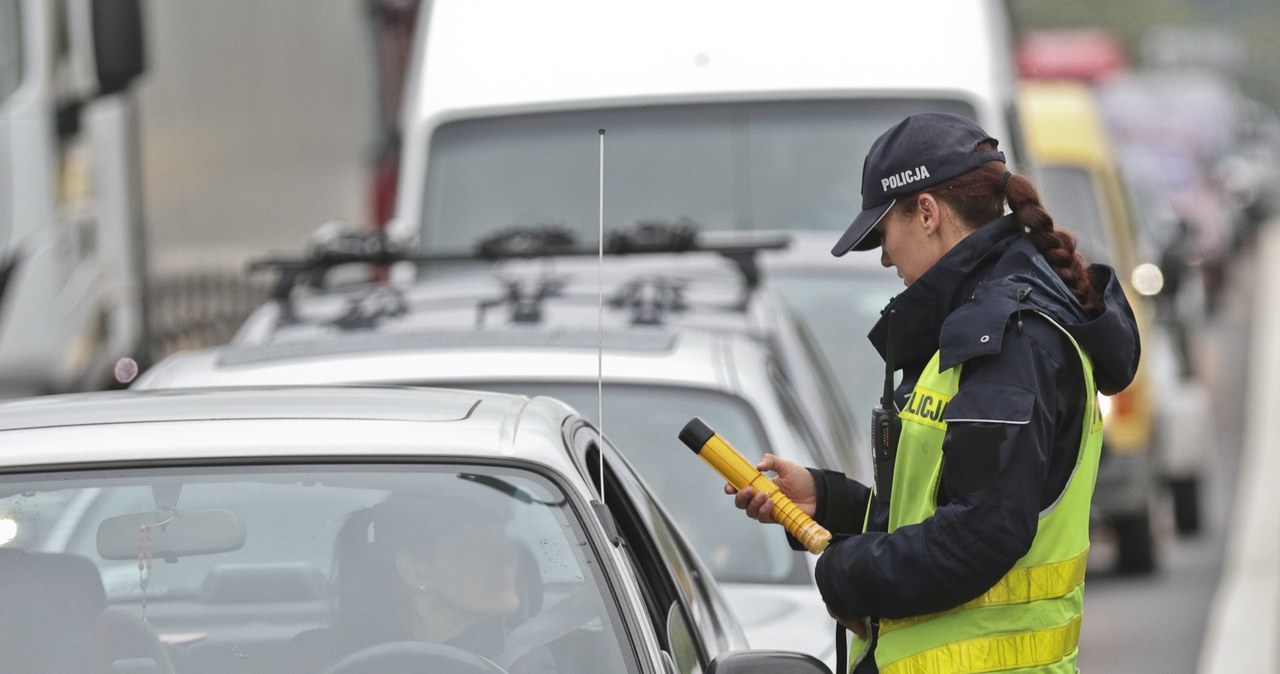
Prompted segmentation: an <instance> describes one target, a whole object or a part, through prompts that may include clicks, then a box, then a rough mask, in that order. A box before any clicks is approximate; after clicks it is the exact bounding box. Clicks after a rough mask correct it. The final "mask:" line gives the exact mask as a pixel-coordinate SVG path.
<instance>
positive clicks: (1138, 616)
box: [1079, 250, 1255, 674]
mask: <svg viewBox="0 0 1280 674" xmlns="http://www.w3.org/2000/svg"><path fill="white" fill-rule="evenodd" d="M1254 266H1255V265H1254V259H1253V257H1252V250H1249V251H1246V252H1245V253H1244V256H1243V257H1241V258H1240V259H1239V260H1238V261H1237V263H1236V264H1235V265H1234V266H1233V268H1232V269H1231V273H1230V278H1229V280H1228V282H1227V283H1228V284H1227V286H1226V292H1225V293H1224V294H1223V296H1222V301H1221V304H1220V306H1219V309H1218V311H1217V314H1216V316H1215V318H1214V320H1213V322H1212V323H1210V324H1209V325H1208V326H1207V327H1206V329H1205V330H1204V332H1203V334H1202V339H1201V341H1200V344H1199V349H1198V355H1199V358H1200V362H1201V366H1202V371H1203V373H1204V375H1205V379H1206V384H1208V386H1209V389H1210V391H1211V392H1212V395H1213V402H1214V411H1215V417H1216V421H1217V424H1216V429H1215V430H1216V434H1215V437H1216V438H1217V439H1218V440H1219V442H1218V443H1216V446H1215V448H1214V450H1215V454H1214V456H1215V461H1214V462H1212V464H1211V465H1210V467H1209V474H1208V475H1207V479H1206V481H1205V483H1204V488H1203V492H1202V494H1203V497H1204V510H1203V518H1204V519H1203V524H1204V526H1203V529H1202V533H1200V534H1199V535H1197V536H1194V537H1190V538H1188V537H1182V538H1179V537H1177V536H1176V535H1175V533H1174V531H1173V515H1172V510H1171V505H1170V504H1169V503H1168V502H1167V500H1166V502H1164V503H1162V504H1161V505H1162V507H1161V508H1160V509H1159V510H1158V511H1157V512H1158V515H1157V518H1156V520H1157V521H1156V528H1157V537H1158V540H1159V545H1160V554H1161V557H1160V563H1161V566H1160V570H1159V571H1158V572H1157V573H1155V574H1152V575H1150V576H1146V577H1137V578H1135V577H1126V576H1118V575H1115V574H1113V573H1109V572H1108V571H1107V570H1106V569H1107V568H1108V565H1109V563H1110V560H1111V556H1112V555H1113V554H1114V550H1113V548H1112V547H1111V545H1110V543H1109V541H1106V540H1097V541H1095V543H1094V551H1093V553H1092V554H1091V557H1090V569H1089V574H1088V576H1087V578H1086V581H1085V582H1086V586H1085V587H1086V589H1085V607H1084V616H1085V617H1084V626H1083V629H1082V632H1081V638H1080V658H1079V667H1080V671H1081V672H1086V673H1087V674H1108V673H1112V672H1114V673H1115V674H1122V673H1123V674H1132V673H1134V672H1161V673H1163V674H1179V673H1183V672H1186V673H1194V672H1196V671H1197V665H1198V659H1199V655H1200V650H1201V647H1202V643H1203V641H1204V635H1205V632H1206V629H1207V627H1208V621H1209V619H1210V613H1211V607H1212V605H1213V602H1214V596H1215V592H1216V590H1217V588H1218V586H1219V581H1220V579H1221V576H1222V571H1223V549H1224V541H1225V539H1226V532H1227V525H1228V522H1229V518H1230V517H1231V512H1230V511H1231V509H1232V506H1233V501H1234V496H1235V493H1236V480H1237V477H1238V475H1237V472H1238V471H1237V466H1238V465H1239V460H1240V454H1241V446H1242V444H1243V440H1244V429H1245V425H1246V419H1245V409H1246V405H1245V404H1244V401H1245V397H1246V395H1247V390H1248V389H1247V386H1246V384H1247V379H1246V376H1247V373H1248V372H1249V363H1248V362H1247V361H1248V358H1247V356H1248V354H1249V341H1250V339H1249V334H1250V328H1251V320H1250V316H1251V312H1252V311H1253V303H1252V300H1253V287H1254V286H1253V280H1254Z"/></svg>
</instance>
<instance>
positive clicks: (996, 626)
mask: <svg viewBox="0 0 1280 674" xmlns="http://www.w3.org/2000/svg"><path fill="white" fill-rule="evenodd" d="M1055 325H1056V324H1055ZM1059 328H1060V329H1061V326H1059ZM1063 332H1064V334H1065V333H1066V331H1065V330H1064V331H1063ZM1067 338H1068V339H1069V340H1070V341H1071V344H1072V345H1073V346H1074V347H1075V349H1076V351H1077V352H1078V353H1079V354H1080V362H1081V363H1082V364H1083V366H1084V380H1085V392H1086V396H1085V400H1086V401H1087V403H1086V409H1085V416H1084V423H1083V429H1082V433H1081V438H1080V449H1079V452H1078V453H1077V458H1076V465H1075V468H1074V470H1073V472H1072V474H1071V478H1070V480H1069V481H1068V482H1067V487H1066V489H1065V490H1064V491H1063V493H1062V495H1061V496H1060V497H1059V498H1058V500H1057V501H1055V502H1054V503H1053V504H1052V505H1051V506H1049V507H1048V508H1047V509H1045V510H1044V511H1043V512H1041V513H1040V519H1039V523H1038V525H1037V528H1036V536H1035V539H1034V540H1033V542H1032V544H1031V549H1030V550H1029V551H1028V552H1027V554H1026V555H1025V556H1023V557H1022V558H1021V559H1019V560H1018V561H1017V563H1016V564H1014V566H1013V568H1012V569H1011V570H1010V571H1009V572H1008V573H1007V574H1005V576H1004V577H1003V578H1001V579H1000V580H999V582H997V583H996V584H995V585H994V586H992V587H991V588H990V589H989V590H987V591H986V592H984V593H983V594H982V595H981V596H979V597H978V598H976V599H974V600H972V601H969V602H966V603H965V604H963V605H961V606H957V607H955V608H953V609H950V610H947V611H943V612H940V613H934V614H929V615H922V616H914V617H911V618H905V619H881V621H880V636H879V641H878V643H877V645H876V651H875V657H876V664H877V665H878V666H879V668H880V671H881V672H882V673H883V674H949V673H963V674H973V673H977V672H1008V673H1010V674H1012V673H1031V672H1035V673H1037V674H1050V673H1055V674H1056V673H1058V672H1062V673H1064V674H1072V673H1074V672H1075V671H1076V653H1077V650H1076V646H1077V643H1078V642H1079V637H1080V620H1081V616H1082V613H1083V600H1084V572H1085V560H1086V558H1087V557H1088V551H1089V501H1090V499H1091V498H1092V496H1093V486H1094V481H1095V479H1096V478H1097V475H1098V459H1099V456H1100V454H1101V451H1102V417H1101V414H1100V412H1099V408H1098V402H1097V399H1098V395H1097V387H1096V385H1095V383H1094V378H1093V363H1092V361H1091V360H1090V358H1089V356H1088V354H1086V353H1085V352H1084V351H1083V350H1082V349H1081V348H1080V345H1079V344H1077V343H1076V341H1075V339H1073V338H1071V336H1070V335H1069V334H1068V335H1067ZM939 357H940V356H939V354H937V353H935V354H934V356H933V359H932V360H931V361H930V363H929V364H928V365H926V366H925V368H924V372H923V373H922V374H921V376H920V380H919V381H918V382H917V383H916V386H915V389H914V391H913V398H912V400H913V403H914V404H912V405H908V406H907V409H906V410H904V411H903V413H902V415H901V417H902V433H901V436H900V439H899V441H898V453H897V457H896V459H895V461H894V474H893V489H892V492H891V497H890V501H889V531H890V532H892V531H894V530H896V529H898V528H900V527H904V526H908V525H911V524H916V523H919V522H922V521H924V520H925V519H926V518H928V517H929V516H930V515H932V514H933V512H934V510H935V509H936V507H937V506H936V501H935V494H936V493H937V490H938V483H939V480H940V478H941V475H942V443H943V438H944V437H945V436H946V432H947V420H946V415H945V409H946V406H947V404H948V403H949V402H950V401H951V399H952V397H953V396H955V394H956V392H957V391H958V389H959V383H960V370H961V368H962V367H963V365H958V366H956V367H953V368H951V369H950V370H946V371H945V372H939V371H938V363H939ZM967 421H980V420H967Z"/></svg>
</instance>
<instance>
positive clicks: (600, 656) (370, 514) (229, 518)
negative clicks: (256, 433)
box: [0, 464, 637, 674]
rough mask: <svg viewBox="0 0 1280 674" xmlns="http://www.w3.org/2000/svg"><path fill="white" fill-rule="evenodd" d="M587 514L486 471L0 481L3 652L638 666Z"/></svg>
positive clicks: (235, 663)
mask: <svg viewBox="0 0 1280 674" xmlns="http://www.w3.org/2000/svg"><path fill="white" fill-rule="evenodd" d="M581 521H582V516H581V515H580V514H579V513H577V512H575V509H574V507H573V502H572V501H571V500H569V499H568V498H566V496H565V494H564V492H563V491H562V490H561V489H560V488H559V487H558V486H557V485H556V483H555V482H553V481H552V480H550V479H548V478H546V477H544V476H542V475H541V474H538V473H534V472H532V471H529V470H523V469H518V468H500V467H491V466H460V465H429V466H428V465H400V464H395V465H358V464H352V465H340V466H339V465H335V466H307V467H299V466H255V467H253V468H252V469H239V470H237V469H228V468H199V469H181V468H164V469H158V468H150V469H145V468H139V469H114V470H112V471H110V472H109V473H107V472H106V471H102V472H93V471H85V472H76V473H68V474H49V475H43V476H41V475H24V476H19V477H7V478H0V577H4V578H6V584H7V585H8V586H9V590H8V593H6V594H3V597H0V599H2V600H3V605H0V625H3V626H4V630H0V644H3V645H4V648H5V653H6V663H7V664H6V667H8V666H10V665H12V664H13V663H14V662H20V663H22V665H21V666H20V667H18V669H16V670H14V671H23V672H31V673H32V674H39V673H40V672H45V671H54V669H55V665H58V663H53V662H52V661H51V660H49V658H50V657H51V654H56V653H57V652H58V650H59V648H62V647H65V646H66V644H67V643H70V642H67V641H64V640H66V639H74V638H79V639H84V638H87V635H88V634H89V633H92V632H93V631H94V630H99V631H101V630H107V632H106V633H107V634H108V635H110V634H117V635H118V636H119V635H123V634H129V635H132V636H129V637H128V643H126V644H124V645H123V646H121V647H120V648H116V649H115V650H113V651H112V655H111V657H114V658H120V657H124V655H127V654H128V653H130V652H131V653H132V655H129V657H152V656H153V655H154V654H155V653H160V654H162V655H161V656H156V657H168V658H170V659H174V660H179V661H181V662H183V663H186V665H187V666H188V667H189V668H190V670H191V671H197V670H198V671H224V672H233V673H234V672H265V671H282V672H290V671H311V672H315V671H323V670H324V669H325V668H326V667H328V666H330V665H333V664H334V663H336V662H338V661H340V660H342V659H343V658H347V657H374V656H370V655H368V653H370V652H371V651H368V650H367V649H370V648H372V647H375V646H377V645H379V644H382V643H386V642H405V641H411V640H414V639H415V637H416V641H419V642H422V643H416V644H415V643H411V644H409V645H408V646H405V647H404V649H407V650H403V649H402V650H403V652H400V653H399V655H400V656H404V657H411V658H415V659H417V658H421V662H420V663H418V664H419V665H420V666H422V667H424V668H425V669H430V668H431V667H432V663H433V662H435V664H439V662H437V660H438V659H439V658H441V657H445V656H447V655H448V654H450V653H454V654H459V655H458V657H466V658H472V659H474V658H475V656H482V657H485V658H488V659H490V660H494V661H498V662H504V661H505V662H507V663H508V664H512V663H515V664H517V665H518V666H522V665H520V663H528V662H536V663H548V662H552V663H555V666H556V671H562V672H563V671H574V672H577V671H581V672H588V671H590V672H594V671H636V668H637V663H636V662H635V661H634V660H635V658H634V655H628V654H631V653H633V650H632V647H631V646H629V645H626V644H627V639H628V637H627V631H626V630H625V629H624V628H622V627H621V620H620V618H619V615H618V608H617V607H618V602H617V601H615V600H614V599H613V598H612V597H611V594H610V592H611V591H610V587H611V586H610V584H609V583H608V582H606V580H605V579H604V577H603V576H602V575H601V574H602V573H603V571H602V569H603V568H604V565H602V564H601V560H600V559H599V558H598V557H596V555H595V554H594V548H593V546H592V545H591V544H590V541H589V540H588V538H587V536H586V534H585V532H584V530H583V529H582V527H581V524H580V522H581ZM18 579H21V580H18ZM19 587H21V588H28V589H25V590H22V591H18V592H17V594H15V593H14V592H15V590H14V588H19ZM56 587H61V588H70V589H64V590H62V591H59V592H57V593H56V595H55V596H50V595H49V594H48V593H47V592H44V593H42V592H40V591H39V590H40V588H45V589H46V590H47V589H48V588H56ZM0 592H3V591H0ZM14 615H22V616H26V618H25V619H24V621H23V622H22V623H20V624H15V623H14V622H12V621H11V620H9V619H8V618H7V616H14ZM57 616H62V618H58V620H59V622H65V623H66V624H65V625H60V624H59V625H58V627H57V629H55V628H54V625H55V623H53V622H50V620H53V619H54V618H55V617H57ZM104 616H110V619H107V618H106V617H104ZM130 621H131V622H130ZM122 622H123V623H126V624H132V625H133V628H132V629H130V630H127V631H120V632H114V631H112V630H117V629H119V624H120V623H122ZM120 638H121V639H123V638H124V637H122V636H121V637H120ZM161 643H163V644H165V646H163V647H161V646H159V645H158V644H161ZM130 644H131V646H130ZM424 644H425V645H424ZM24 645H25V646H26V647H25V648H24ZM126 646H129V648H126ZM130 648H132V649H133V650H132V651H130ZM154 648H159V649H160V650H159V651H156V650H154ZM395 648H396V649H399V648H400V647H395ZM148 649H152V650H148ZM11 655H12V657H13V658H16V660H14V659H10V656H11ZM102 656H103V654H102V653H96V652H87V651H86V652H83V653H81V654H80V655H77V656H76V657H102ZM156 657H152V659H156ZM379 657H381V656H379ZM433 658H434V659H435V660H433ZM415 661H416V660H415ZM62 664H64V665H65V664H66V663H62ZM371 666H372V665H371ZM88 669H89V668H88V667H87V666H85V667H78V666H72V667H70V668H69V669H67V668H63V667H62V666H61V665H58V668H57V669H56V671H88ZM351 671H355V670H351Z"/></svg>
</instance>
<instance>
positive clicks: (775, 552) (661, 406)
mask: <svg viewBox="0 0 1280 674" xmlns="http://www.w3.org/2000/svg"><path fill="white" fill-rule="evenodd" d="M463 385H464V386H467V387H469V388H483V389H488V390H496V391H503V392H508V393H520V394H524V395H546V396H551V397H554V398H559V399H560V400H563V401H564V402H566V403H568V404H569V405H571V406H573V407H574V408H576V409H577V410H579V411H580V412H581V413H582V414H583V415H584V416H586V417H588V418H591V419H594V418H595V417H596V416H597V409H598V403H597V398H596V384H595V383H594V382H589V383H588V382H583V383H551V382H547V383H543V382H484V383H483V384H478V383H467V384H463ZM694 416H699V417H701V418H702V419H703V420H705V421H706V422H707V423H708V424H710V425H711V427H712V428H714V429H715V430H716V432H717V433H719V434H720V435H721V436H722V437H724V438H725V439H726V440H728V441H729V442H730V443H732V444H733V446H734V447H735V448H736V449H737V450H738V451H739V452H741V453H742V455H743V456H746V457H748V458H749V459H753V460H754V459H757V458H759V457H761V456H764V454H765V452H770V451H776V450H773V449H772V448H771V447H770V446H769V443H768V440H766V438H765V435H764V429H763V428H762V427H761V425H760V421H759V418H758V417H757V416H756V414H755V412H753V411H752V410H751V407H750V406H749V405H748V404H747V403H746V402H744V401H742V400H740V399H738V398H735V397H733V396H729V395H726V394H723V393H719V392H716V391H711V390H705V389H692V388H675V387H658V386H642V385H629V384H612V383H610V384H607V385H606V386H605V388H604V432H605V435H607V436H608V437H609V438H610V439H611V440H612V441H613V443H614V444H615V445H616V446H617V447H618V449H619V450H621V451H622V453H623V454H624V455H625V456H626V457H627V459H628V460H629V461H630V462H631V463H632V465H634V466H635V468H636V471H637V472H639V473H640V475H641V477H643V478H644V480H645V482H646V483H648V485H649V487H650V488H651V489H653V492H654V494H655V495H656V496H657V498H658V500H659V501H660V502H661V503H662V505H663V506H664V507H665V508H666V509H667V510H668V511H669V512H670V513H671V516H672V517H673V518H674V519H675V521H676V524H677V525H678V526H679V527H680V529H681V530H682V531H684V533H685V534H686V535H687V536H688V537H689V542H690V543H692V544H693V547H694V548H695V549H696V550H697V552H698V556H699V557H701V558H702V560H703V561H704V562H705V563H706V564H707V566H708V567H709V568H710V569H711V573H712V575H714V576H715V578H716V580H718V581H720V582H722V583H804V582H808V575H807V573H808V572H807V570H806V569H805V568H804V567H803V564H804V561H803V559H804V558H803V557H802V556H801V555H799V554H796V553H795V552H794V551H792V550H791V549H789V548H788V547H787V546H786V545H784V544H783V543H782V539H781V537H780V535H779V533H778V530H776V529H774V528H773V527H764V526H760V525H759V524H757V523H756V522H753V521H751V520H749V519H747V517H746V516H745V515H743V514H742V512H741V511H739V510H738V509H737V508H735V507H734V506H733V501H732V500H731V499H730V498H729V497H727V496H725V493H724V479H723V478H721V477H719V476H718V475H716V473H715V471H713V470H712V469H711V468H709V467H707V466H706V465H703V464H702V462H701V461H699V460H698V459H697V458H695V457H694V456H692V455H691V454H690V452H689V450H688V448H686V447H685V446H684V445H682V444H681V443H680V441H679V440H677V439H676V436H677V435H678V434H679V433H680V429H681V428H682V427H684V424H685V422H687V421H688V420H689V419H691V418H692V417H694ZM782 451H783V456H786V457H787V458H789V459H791V460H793V461H798V462H800V463H802V464H804V465H807V466H812V465H815V464H814V458H813V456H812V455H811V454H810V453H809V452H807V451H805V450H803V449H802V448H799V447H787V448H785V449H784V450H782Z"/></svg>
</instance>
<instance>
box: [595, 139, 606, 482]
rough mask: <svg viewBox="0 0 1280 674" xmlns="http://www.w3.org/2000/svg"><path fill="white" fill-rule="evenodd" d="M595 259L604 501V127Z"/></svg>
mask: <svg viewBox="0 0 1280 674" xmlns="http://www.w3.org/2000/svg"><path fill="white" fill-rule="evenodd" d="M599 235H600V236H599V238H598V241H599V249H598V251H597V259H598V260H599V269H598V271H597V282H598V285H599V291H600V292H599V305H598V306H597V308H596V434H597V436H596V450H597V451H598V452H599V460H600V466H599V470H598V471H596V472H597V474H598V475H599V480H600V502H601V503H604V502H605V500H604V129H600V229H599Z"/></svg>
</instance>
